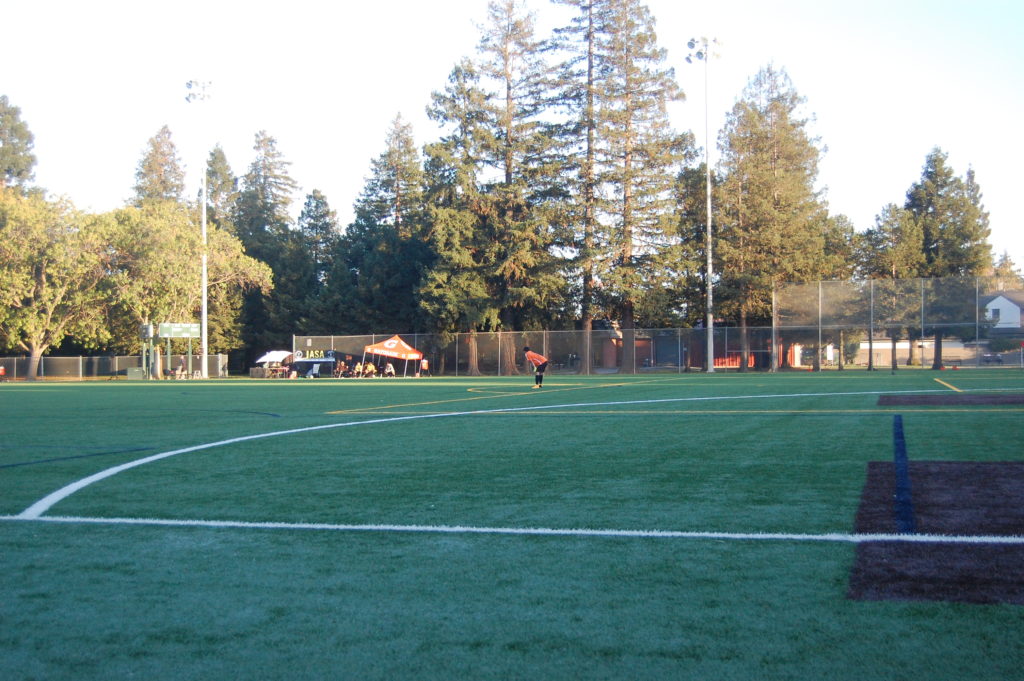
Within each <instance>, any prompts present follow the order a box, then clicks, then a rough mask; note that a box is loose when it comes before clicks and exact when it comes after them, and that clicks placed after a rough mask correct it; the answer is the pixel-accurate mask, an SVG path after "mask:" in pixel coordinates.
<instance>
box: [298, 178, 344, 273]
mask: <svg viewBox="0 0 1024 681" xmlns="http://www.w3.org/2000/svg"><path fill="white" fill-rule="evenodd" d="M298 228H299V232H300V233H301V234H302V241H303V243H305V245H306V248H307V249H309V255H310V257H311V258H312V259H313V267H314V270H315V273H316V282H315V289H314V291H311V293H318V292H319V289H320V288H321V286H322V285H323V282H324V280H325V278H326V277H327V272H328V271H329V270H330V268H331V257H332V253H333V251H334V249H335V248H336V244H337V240H338V216H337V215H336V214H335V212H334V211H333V210H331V206H330V204H328V203H327V197H326V196H324V195H323V193H322V192H321V191H320V190H319V189H314V190H313V191H312V193H310V194H309V195H307V196H306V203H305V204H304V205H303V206H302V212H301V213H299V221H298Z"/></svg>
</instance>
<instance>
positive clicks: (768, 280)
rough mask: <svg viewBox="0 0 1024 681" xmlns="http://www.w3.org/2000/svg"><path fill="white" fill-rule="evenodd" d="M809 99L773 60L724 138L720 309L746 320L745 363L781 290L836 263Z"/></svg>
mask: <svg viewBox="0 0 1024 681" xmlns="http://www.w3.org/2000/svg"><path fill="white" fill-rule="evenodd" d="M803 104H804V99H803V98H802V97H801V96H800V95H799V94H797V92H796V90H795V89H794V88H793V85H792V83H791V82H790V79H789V76H788V75H787V74H786V72H785V71H784V70H780V69H776V68H775V67H774V66H771V65H769V66H767V67H765V68H763V69H761V70H760V71H759V72H758V73H757V75H756V76H754V78H752V79H751V81H750V82H749V83H748V85H747V87H746V89H745V90H744V92H743V96H742V98H741V99H740V101H738V102H737V103H736V105H735V106H734V107H733V109H732V111H731V112H730V114H729V116H728V117H727V119H726V125H725V128H724V129H723V130H722V132H721V134H720V136H719V150H720V153H721V157H720V158H721V161H720V169H721V172H722V175H723V180H722V184H721V187H720V190H719V192H718V202H717V203H718V207H719V215H718V223H719V230H718V234H717V238H716V240H715V253H716V257H717V259H718V261H719V264H718V266H717V268H716V269H717V270H718V272H720V273H721V279H720V284H719V286H718V289H719V291H720V292H721V295H720V296H719V297H718V298H717V300H718V301H719V302H718V305H717V307H718V308H719V310H720V311H724V312H729V313H732V314H734V315H735V316H736V317H737V318H738V320H739V325H740V328H741V334H740V338H741V353H742V357H741V359H740V366H741V367H742V368H745V367H746V366H747V364H748V362H747V356H746V354H747V352H748V351H749V345H748V341H747V338H748V335H747V331H746V330H747V328H748V325H749V324H750V323H751V322H752V321H755V320H758V321H767V320H768V317H769V316H770V312H771V309H772V308H771V297H772V290H773V288H774V287H775V286H776V285H778V284H781V283H783V282H801V281H810V280H812V279H815V278H817V277H819V276H820V275H821V274H822V273H823V272H824V271H825V270H827V267H828V261H827V259H826V257H825V234H824V231H823V229H824V227H825V223H824V221H823V220H822V211H823V208H822V205H821V203H820V201H819V196H818V193H817V191H816V190H815V187H814V184H815V180H816V179H817V174H818V160H819V157H820V155H821V152H820V150H819V148H818V146H817V145H818V140H817V139H816V138H813V137H811V136H810V135H809V133H808V130H807V125H808V120H807V119H806V118H804V117H802V115H801V113H800V109H801V107H802V105H803Z"/></svg>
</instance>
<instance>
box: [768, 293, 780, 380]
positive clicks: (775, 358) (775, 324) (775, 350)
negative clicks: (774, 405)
mask: <svg viewBox="0 0 1024 681" xmlns="http://www.w3.org/2000/svg"><path fill="white" fill-rule="evenodd" d="M775 302H776V301H775V283H774V282H772V351H771V353H770V356H769V358H768V361H769V362H771V363H772V367H771V373H773V374H774V373H775V372H776V371H777V370H778V367H779V316H778V311H777V310H776V306H775Z"/></svg>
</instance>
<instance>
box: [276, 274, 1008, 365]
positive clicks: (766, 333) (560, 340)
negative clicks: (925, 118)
mask: <svg viewBox="0 0 1024 681" xmlns="http://www.w3.org/2000/svg"><path fill="white" fill-rule="evenodd" d="M773 297H774V303H773V314H772V319H773V322H774V323H773V324H772V325H771V326H757V327H747V328H738V327H736V326H735V325H729V324H727V323H722V322H720V323H719V324H718V325H716V327H715V329H714V337H713V345H714V367H715V369H716V370H729V369H732V370H739V369H744V368H745V369H747V370H774V369H779V368H820V367H823V366H824V367H829V366H831V367H836V368H855V367H863V368H876V367H883V366H896V365H922V364H923V365H926V366H947V365H948V366H957V365H964V366H1019V365H1020V364H1021V360H1024V355H1022V353H1021V351H1020V345H1019V342H1015V340H1024V329H1022V328H1021V310H1022V308H1024V285H1022V284H1021V282H1020V281H1019V280H1018V279H1013V278H1011V279H1006V278H997V277H991V278H985V277H969V278H948V279H907V280H869V281H821V282H814V283H809V284H790V285H785V286H781V287H779V288H778V289H777V290H776V291H775V295H774V296H773ZM705 333H706V332H705V330H704V329H700V328H698V329H633V330H630V329H619V328H616V327H615V326H614V325H611V324H608V325H606V328H602V329H593V330H591V331H589V332H585V331H515V332H476V333H462V334H458V335H456V336H455V337H454V339H453V340H451V341H449V342H442V341H441V340H440V338H439V337H438V336H434V335H431V334H406V335H403V338H404V339H405V341H406V342H408V343H410V344H411V345H413V346H414V347H416V348H418V349H419V350H420V351H421V352H423V354H424V357H425V358H427V360H428V362H429V365H430V367H431V371H432V372H433V373H438V374H447V375H455V376H458V375H481V374H482V375H494V376H505V375H516V374H520V373H525V372H527V371H528V369H527V368H526V366H525V364H524V360H523V355H522V352H521V350H522V348H523V347H524V346H527V345H529V346H530V347H531V348H533V349H534V350H537V351H539V352H540V353H541V354H543V355H545V356H546V357H548V358H549V360H550V362H551V367H550V369H549V371H551V372H553V373H574V374H600V373H644V372H651V371H678V372H681V371H691V370H702V369H705V368H706V361H705V353H706V342H705V338H706V336H705ZM391 335H392V334H386V335H365V336H295V337H294V339H293V348H292V349H293V351H303V352H309V351H313V350H318V351H323V352H327V351H331V350H333V351H334V353H335V356H336V357H337V358H338V361H346V362H348V363H350V364H351V363H352V362H353V361H360V360H362V359H363V348H365V347H366V346H367V345H372V344H373V343H376V342H378V341H381V340H384V339H385V338H388V337H390V336H391Z"/></svg>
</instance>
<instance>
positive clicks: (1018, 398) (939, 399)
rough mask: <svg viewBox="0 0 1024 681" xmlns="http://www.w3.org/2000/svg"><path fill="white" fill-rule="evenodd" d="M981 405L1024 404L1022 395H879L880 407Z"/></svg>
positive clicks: (1023, 394) (1023, 395)
mask: <svg viewBox="0 0 1024 681" xmlns="http://www.w3.org/2000/svg"><path fill="white" fill-rule="evenodd" d="M982 404H1024V393H1000V394H996V395H977V394H974V393H953V392H951V393H933V394H929V395H880V396H879V398H878V405H879V406H881V407H920V406H940V407H949V406H959V405H982Z"/></svg>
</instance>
